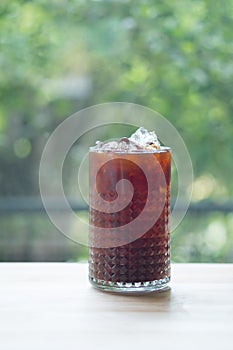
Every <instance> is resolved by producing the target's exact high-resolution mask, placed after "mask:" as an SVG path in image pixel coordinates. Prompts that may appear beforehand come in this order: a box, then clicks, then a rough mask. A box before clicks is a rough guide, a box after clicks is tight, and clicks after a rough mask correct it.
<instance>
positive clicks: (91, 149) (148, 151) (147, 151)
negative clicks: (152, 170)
mask: <svg viewBox="0 0 233 350" xmlns="http://www.w3.org/2000/svg"><path fill="white" fill-rule="evenodd" d="M92 152H93V153H106V154H110V153H113V154H122V155H124V154H154V153H166V152H171V147H167V146H160V148H159V149H156V148H155V149H152V148H145V149H140V150H137V151H135V150H134V151H122V150H112V149H98V148H96V146H91V147H89V153H92Z"/></svg>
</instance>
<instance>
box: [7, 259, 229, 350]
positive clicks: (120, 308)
mask: <svg viewBox="0 0 233 350" xmlns="http://www.w3.org/2000/svg"><path fill="white" fill-rule="evenodd" d="M232 348H233V264H232V265H230V264H229V265H227V264H218V265H214V264H202V265H201V264H176V265H172V283H171V290H170V291H166V292H160V293H154V294H149V295H143V296H123V295H114V294H109V293H104V292H100V291H98V290H95V289H94V288H93V287H91V286H90V285H89V282H88V279H87V265H86V264H77V263H1V264H0V349H2V350H8V349H10V350H11V349H12V350H16V349H17V350H21V349H24V350H29V349H30V350H37V349H40V350H47V349H49V350H51V349H56V350H60V349H67V350H69V349H75V350H77V349H81V350H84V349H104V350H105V349H159V350H161V349H172V350H176V349H179V350H181V349H187V350H190V349H195V350H199V349H211V350H212V349H218V350H219V349H223V350H228V349H232Z"/></svg>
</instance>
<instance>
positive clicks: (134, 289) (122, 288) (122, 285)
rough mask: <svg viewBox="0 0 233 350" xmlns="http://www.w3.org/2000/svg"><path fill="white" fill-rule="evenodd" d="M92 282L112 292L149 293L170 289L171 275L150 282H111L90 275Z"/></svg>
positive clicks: (97, 286) (95, 285)
mask: <svg viewBox="0 0 233 350" xmlns="http://www.w3.org/2000/svg"><path fill="white" fill-rule="evenodd" d="M89 280H90V283H91V284H92V285H93V286H94V287H95V288H98V289H101V290H103V291H106V292H112V293H133V294H140V293H149V292H154V291H161V290H167V289H168V283H169V282H170V277H165V278H162V279H159V280H154V281H148V282H111V281H104V280H99V279H96V278H92V277H89Z"/></svg>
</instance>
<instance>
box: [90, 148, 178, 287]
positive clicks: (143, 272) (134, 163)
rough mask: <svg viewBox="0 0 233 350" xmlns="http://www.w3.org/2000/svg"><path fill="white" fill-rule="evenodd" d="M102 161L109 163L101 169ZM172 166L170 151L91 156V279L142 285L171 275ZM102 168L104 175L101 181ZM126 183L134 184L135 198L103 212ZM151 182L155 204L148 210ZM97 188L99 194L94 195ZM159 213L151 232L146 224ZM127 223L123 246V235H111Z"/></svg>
mask: <svg viewBox="0 0 233 350" xmlns="http://www.w3.org/2000/svg"><path fill="white" fill-rule="evenodd" d="M153 157H155V158H156V159H157V161H158V162H157V163H156V162H155V161H153V160H154V159H153ZM102 162H106V163H105V164H104V165H101V164H102ZM170 162H171V159H170V152H169V151H163V152H155V153H139V154H124V153H121V154H116V153H115V154H114V153H108V152H103V153H101V152H99V153H98V152H90V225H91V226H90V238H89V240H90V249H89V275H90V277H91V278H94V279H97V280H101V281H111V282H124V283H127V282H130V283H136V282H147V281H154V280H160V279H163V278H166V277H169V276H170V235H169V227H168V220H169V210H170V207H169V204H170ZM96 169H99V171H98V172H97V176H96V178H95V176H94V174H95V172H96ZM122 179H127V180H129V181H130V182H131V184H132V185H133V189H134V193H133V197H132V199H131V200H129V201H127V202H129V203H128V205H127V206H126V207H125V208H124V209H122V210H120V211H117V212H114V213H106V212H103V211H102V208H101V204H100V205H99V204H98V203H100V202H101V199H104V200H105V201H107V202H109V203H111V202H112V201H114V200H116V199H117V192H116V184H117V183H118V182H119V181H120V180H122ZM148 183H150V184H152V186H151V187H150V191H152V194H153V202H152V204H151V205H149V206H148V207H147V208H146V203H147V201H148V189H149V187H148ZM95 186H96V190H97V193H98V195H96V192H95V191H94V187H95ZM127 196H128V197H129V198H127ZM125 198H126V200H127V199H130V196H129V195H128V193H125ZM98 205H99V206H98ZM93 207H94V208H93ZM145 208H146V210H145ZM141 213H143V216H142V219H141V221H139V223H138V224H137V229H139V231H140V235H138V234H137V235H136V236H134V232H133V230H132V229H131V228H130V223H132V222H133V220H135V219H136V218H137V217H138V215H140V214H141ZM153 215H155V216H157V218H155V221H154V222H153V223H152V225H151V226H150V227H149V228H147V230H146V231H145V230H144V228H145V224H146V223H147V222H149V220H151V218H152V217H153ZM126 224H128V226H129V229H128V231H126V233H125V234H124V235H126V236H127V240H128V241H127V243H126V244H121V243H122V236H121V233H119V234H111V233H108V230H107V229H108V228H113V227H115V228H120V227H121V226H124V225H126ZM128 226H127V227H128ZM119 232H120V230H119ZM135 237H136V238H135ZM123 238H125V237H123Z"/></svg>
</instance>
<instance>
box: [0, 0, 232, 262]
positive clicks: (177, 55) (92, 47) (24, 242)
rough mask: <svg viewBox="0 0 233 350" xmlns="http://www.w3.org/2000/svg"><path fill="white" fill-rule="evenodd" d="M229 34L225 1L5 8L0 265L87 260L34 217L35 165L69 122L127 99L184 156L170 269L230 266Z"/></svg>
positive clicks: (109, 1) (67, 2) (5, 4)
mask: <svg viewBox="0 0 233 350" xmlns="http://www.w3.org/2000/svg"><path fill="white" fill-rule="evenodd" d="M232 28H233V0H223V1H221V2H214V1H211V0H204V1H197V0H186V1H181V0H173V1H168V0H162V1H160V0H156V1H155V0H140V1H135V0H118V1H117V0H102V1H101V0H98V1H97V0H96V1H94V0H92V1H90V0H51V1H47V0H37V1H23V0H21V1H20V0H18V1H16V0H11V1H9V0H1V2H0V98H1V103H0V261H76V260H81V259H86V258H87V249H86V248H84V247H82V246H79V245H77V244H74V243H73V242H71V241H69V240H68V239H66V238H65V237H63V236H62V235H61V234H60V233H59V232H58V230H56V228H55V227H54V226H53V225H52V224H51V222H50V221H49V219H48V217H47V215H46V214H45V213H44V212H43V210H42V209H41V208H40V200H39V186H38V168H39V162H40V157H41V153H42V151H43V147H44V146H45V143H46V141H47V139H48V137H49V135H50V134H51V132H52V131H53V130H54V129H55V127H56V126H57V125H58V124H59V123H61V121H62V120H64V119H65V118H67V117H68V116H69V115H71V114H72V113H74V112H76V111H78V110H81V109H83V108H85V107H88V106H91V105H94V104H99V103H103V102H114V101H124V102H133V103H137V104H141V105H144V106H147V107H149V108H152V109H154V110H157V111H158V112H160V113H161V114H162V115H164V116H165V117H166V118H167V119H168V120H170V121H171V122H172V123H173V124H174V126H175V127H176V128H177V129H178V131H179V132H180V134H181V136H182V137H183V139H184V141H185V142H186V145H187V147H188V149H189V152H190V155H191V158H192V162H193V167H194V175H195V179H194V187H193V197H192V206H191V209H190V211H189V212H188V214H187V215H186V217H185V219H184V220H183V222H182V224H181V225H180V226H179V227H178V228H177V229H176V230H175V231H174V232H173V233H172V259H173V261H177V262H233V229H232V227H233V203H232V200H231V199H232V197H233V181H232V176H233V162H232V150H233V94H232V91H233V30H232ZM112 136H115V134H114V132H113V130H110V131H109V130H108V132H107V134H105V137H107V138H109V137H112ZM87 145H88V142H87V141H84V142H83V147H86V146H87ZM72 157H73V158H72ZM77 158H78V157H77V154H76V153H75V149H74V151H73V153H72V152H71V155H70V160H69V161H68V162H67V166H66V167H65V169H64V171H65V172H66V174H67V175H66V176H65V178H66V181H65V182H66V186H67V187H69V179H70V177H71V176H72V175H71V174H72V159H73V160H75V162H76V163H75V164H78V162H80V159H77ZM74 177H75V175H74V174H73V178H74ZM72 181H73V180H72ZM71 190H72V186H71ZM67 191H68V190H67ZM33 208H34V209H35V210H34V209H33ZM81 215H82V216H83V217H84V218H86V219H87V212H85V211H83V212H82V214H81Z"/></svg>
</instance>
